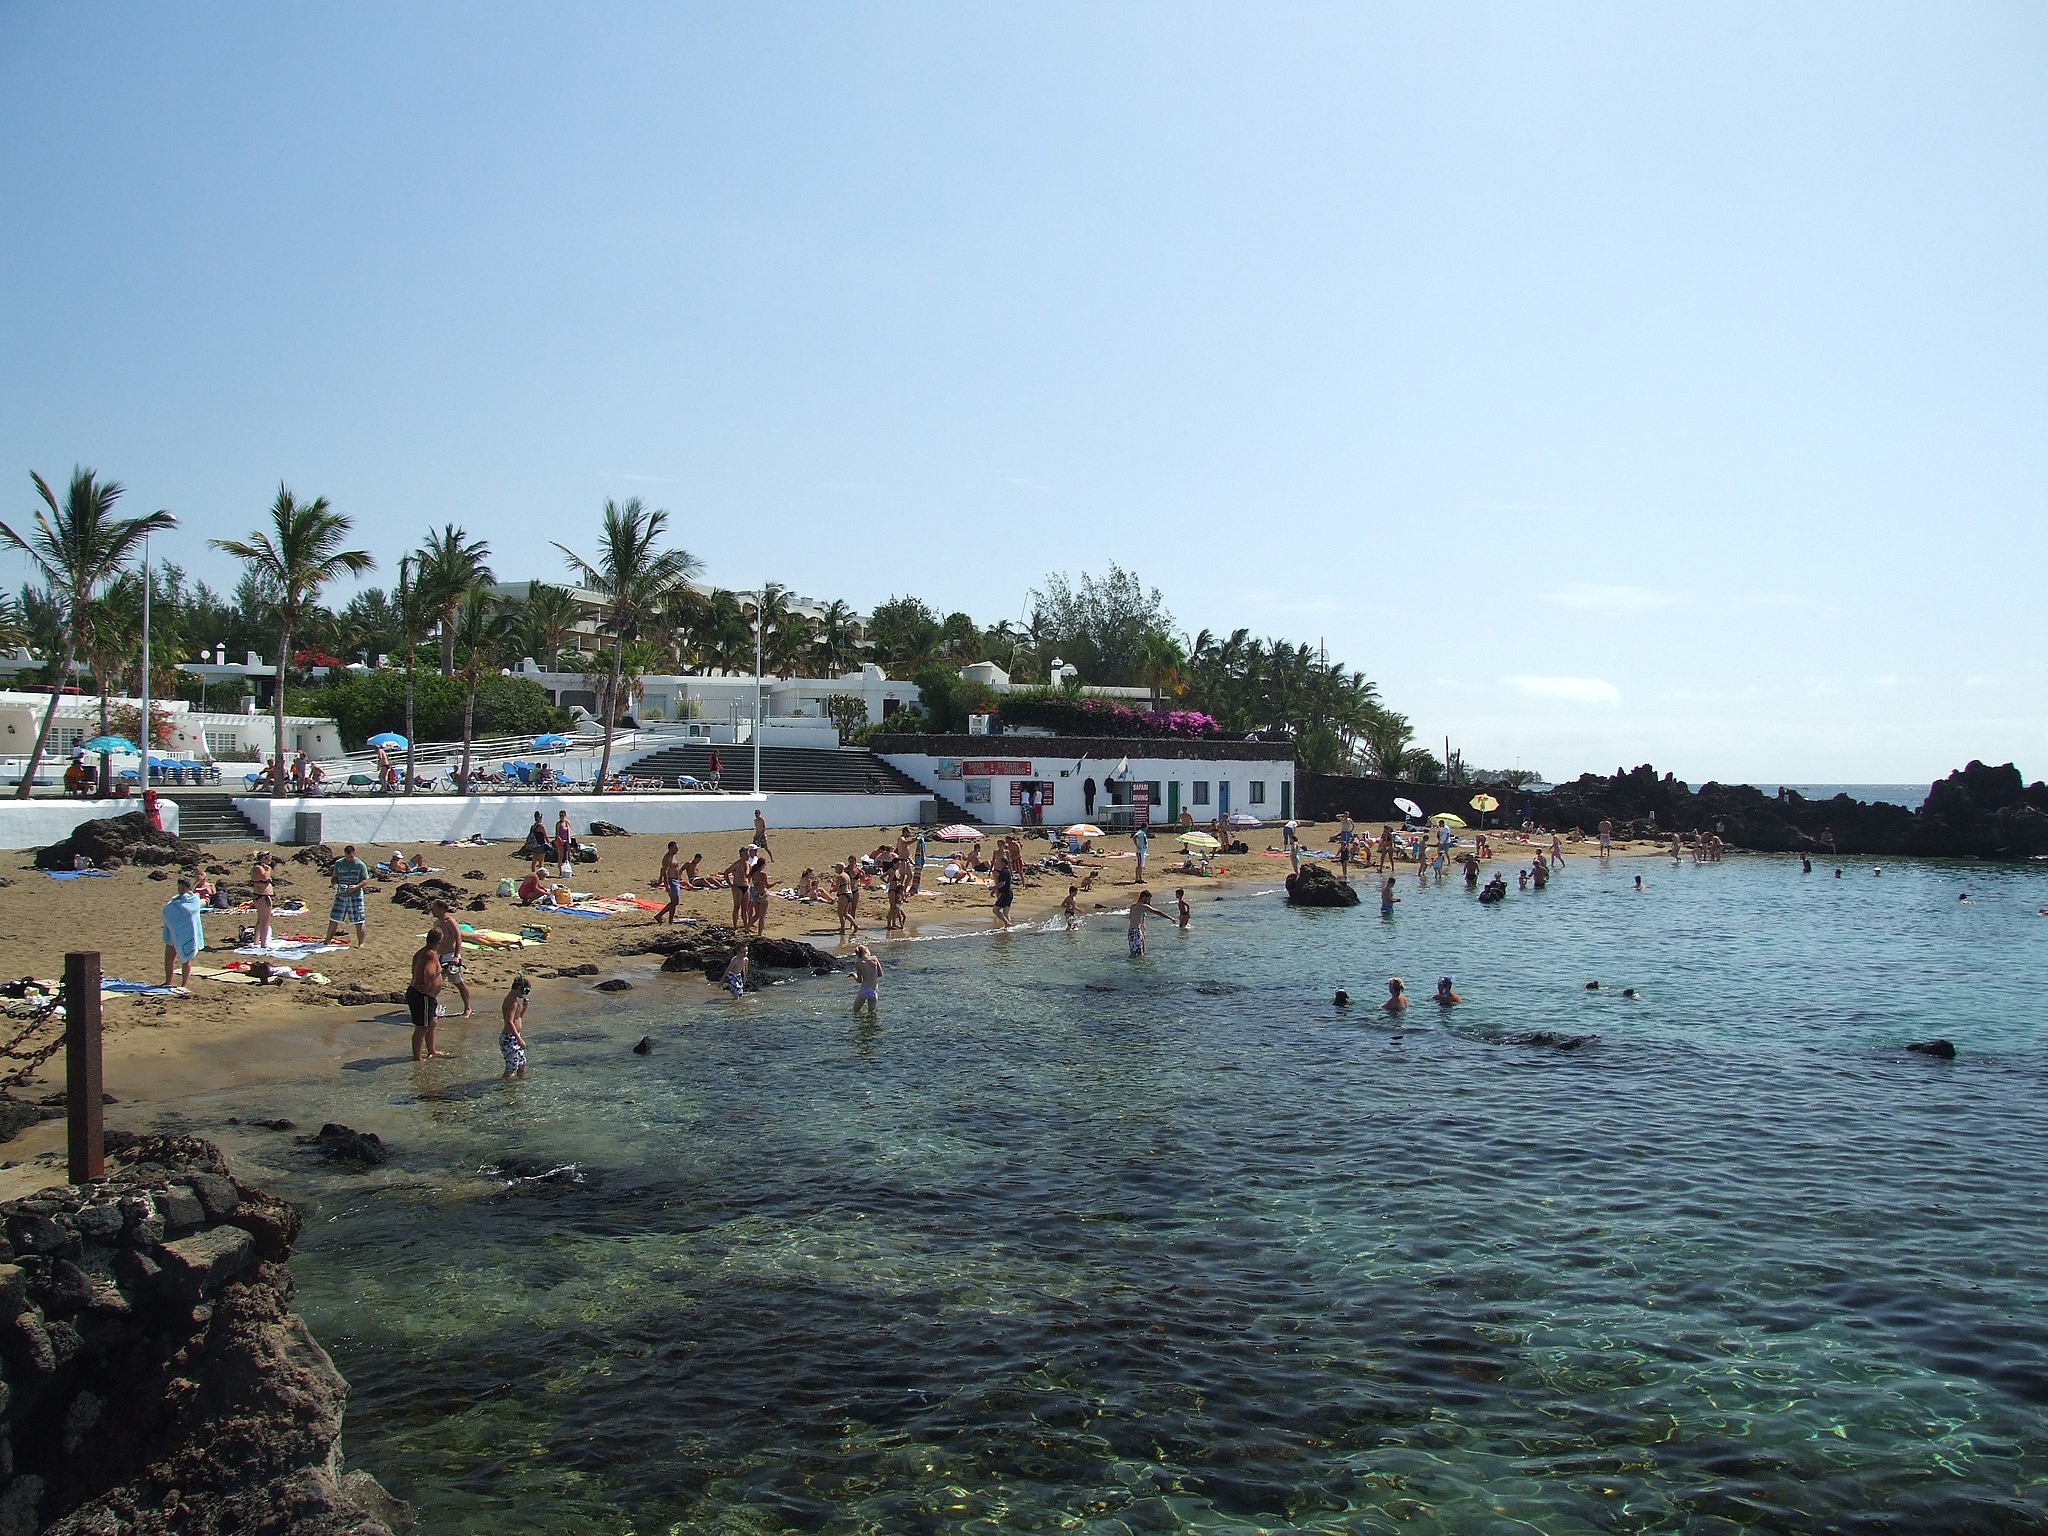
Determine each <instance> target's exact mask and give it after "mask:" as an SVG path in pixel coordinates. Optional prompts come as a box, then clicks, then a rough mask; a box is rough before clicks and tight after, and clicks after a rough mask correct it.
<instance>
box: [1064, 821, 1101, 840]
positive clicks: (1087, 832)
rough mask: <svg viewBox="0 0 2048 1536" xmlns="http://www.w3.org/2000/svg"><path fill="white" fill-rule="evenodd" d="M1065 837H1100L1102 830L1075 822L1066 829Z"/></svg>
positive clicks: (1081, 822) (1084, 823)
mask: <svg viewBox="0 0 2048 1536" xmlns="http://www.w3.org/2000/svg"><path fill="white" fill-rule="evenodd" d="M1067 836H1069V837H1100V836H1102V828H1100V827H1097V826H1091V825H1090V824H1089V823H1087V822H1085V821H1077V822H1075V823H1074V824H1073V825H1072V826H1071V827H1069V828H1067Z"/></svg>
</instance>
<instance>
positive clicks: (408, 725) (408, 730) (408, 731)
mask: <svg viewBox="0 0 2048 1536" xmlns="http://www.w3.org/2000/svg"><path fill="white" fill-rule="evenodd" d="M418 650H419V647H418V646H417V645H408V646H407V647H406V648H405V793H406V794H408V795H409V794H411V793H412V753H413V746H412V665H413V660H414V657H415V655H416V653H417V652H418Z"/></svg>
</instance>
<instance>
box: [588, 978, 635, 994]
mask: <svg viewBox="0 0 2048 1536" xmlns="http://www.w3.org/2000/svg"><path fill="white" fill-rule="evenodd" d="M597 990H598V991H600V992H630V991H632V990H633V983H631V982H630V981H628V980H626V978H625V977H623V976H614V977H612V978H611V979H610V980H609V981H600V982H599V983H598V984H597Z"/></svg>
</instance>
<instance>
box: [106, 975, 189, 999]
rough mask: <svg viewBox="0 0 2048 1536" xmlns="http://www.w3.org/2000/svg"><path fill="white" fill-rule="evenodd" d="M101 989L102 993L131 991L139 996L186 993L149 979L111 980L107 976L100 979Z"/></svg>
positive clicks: (180, 994)
mask: <svg viewBox="0 0 2048 1536" xmlns="http://www.w3.org/2000/svg"><path fill="white" fill-rule="evenodd" d="M100 991H101V993H102V994H104V993H108V992H123V993H131V994H134V995H136V996H139V997H183V996H184V995H185V994H184V993H183V992H181V991H180V990H179V989H178V988H176V987H165V986H159V985H157V984H156V983H154V982H148V981H121V980H119V979H113V980H109V979H107V978H106V977H102V978H101V979H100Z"/></svg>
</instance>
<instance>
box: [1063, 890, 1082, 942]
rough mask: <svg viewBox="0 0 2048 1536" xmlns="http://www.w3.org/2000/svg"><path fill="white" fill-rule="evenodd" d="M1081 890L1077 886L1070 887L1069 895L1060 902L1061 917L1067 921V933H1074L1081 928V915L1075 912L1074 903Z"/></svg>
mask: <svg viewBox="0 0 2048 1536" xmlns="http://www.w3.org/2000/svg"><path fill="white" fill-rule="evenodd" d="M1080 889H1081V888H1080V887H1079V886H1077V885H1070V886H1068V887H1067V894H1066V896H1065V897H1064V898H1063V899H1062V900H1061V902H1060V916H1061V917H1064V918H1065V919H1066V920H1067V931H1068V932H1069V933H1072V932H1073V931H1074V930H1075V929H1076V928H1078V927H1080V926H1081V914H1080V913H1079V912H1077V911H1076V910H1075V902H1074V898H1075V896H1076V895H1078V894H1079V893H1080Z"/></svg>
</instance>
